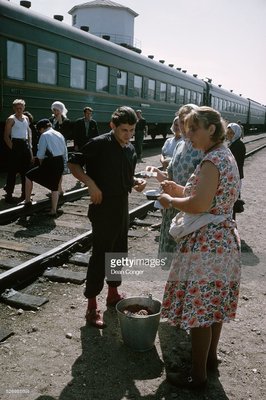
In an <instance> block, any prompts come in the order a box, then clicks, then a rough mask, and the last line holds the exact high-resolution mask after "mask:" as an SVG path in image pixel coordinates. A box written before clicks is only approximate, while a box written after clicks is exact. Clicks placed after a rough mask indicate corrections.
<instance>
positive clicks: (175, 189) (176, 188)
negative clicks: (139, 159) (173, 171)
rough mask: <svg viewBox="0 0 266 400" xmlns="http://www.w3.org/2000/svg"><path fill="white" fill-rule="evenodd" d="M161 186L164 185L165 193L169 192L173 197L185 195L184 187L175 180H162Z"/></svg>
mask: <svg viewBox="0 0 266 400" xmlns="http://www.w3.org/2000/svg"><path fill="white" fill-rule="evenodd" d="M161 187H162V189H163V191H164V193H167V194H169V195H170V196H172V197H182V196H183V191H184V187H183V186H181V185H178V184H177V183H175V182H174V181H163V182H161Z"/></svg>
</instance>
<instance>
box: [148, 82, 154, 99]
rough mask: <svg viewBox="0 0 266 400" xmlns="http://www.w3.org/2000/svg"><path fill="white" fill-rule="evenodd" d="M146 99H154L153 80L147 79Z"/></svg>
mask: <svg viewBox="0 0 266 400" xmlns="http://www.w3.org/2000/svg"><path fill="white" fill-rule="evenodd" d="M148 99H149V100H154V99H155V81H154V80H153V79H149V81H148Z"/></svg>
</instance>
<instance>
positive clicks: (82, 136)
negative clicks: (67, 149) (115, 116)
mask: <svg viewBox="0 0 266 400" xmlns="http://www.w3.org/2000/svg"><path fill="white" fill-rule="evenodd" d="M83 113H84V117H83V118H79V119H77V120H76V121H75V123H74V149H75V151H78V150H80V149H81V148H82V147H83V146H84V145H85V144H86V143H88V141H89V140H90V139H92V138H94V137H96V136H98V135H99V131H98V125H97V122H96V121H95V120H94V119H92V113H93V109H92V108H91V107H85V108H84V109H83Z"/></svg>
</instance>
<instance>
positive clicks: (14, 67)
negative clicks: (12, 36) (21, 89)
mask: <svg viewBox="0 0 266 400" xmlns="http://www.w3.org/2000/svg"><path fill="white" fill-rule="evenodd" d="M24 52H25V50H24V46H23V45H22V44H21V43H16V42H12V41H11V40H8V41H7V76H8V77H9V78H12V79H20V80H23V79H24V77H25V71H24V59H25V55H24Z"/></svg>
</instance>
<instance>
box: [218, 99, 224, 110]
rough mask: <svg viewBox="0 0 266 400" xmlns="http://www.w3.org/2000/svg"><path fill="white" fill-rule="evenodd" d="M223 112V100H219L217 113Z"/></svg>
mask: <svg viewBox="0 0 266 400" xmlns="http://www.w3.org/2000/svg"><path fill="white" fill-rule="evenodd" d="M222 110H223V99H219V111H222Z"/></svg>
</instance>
